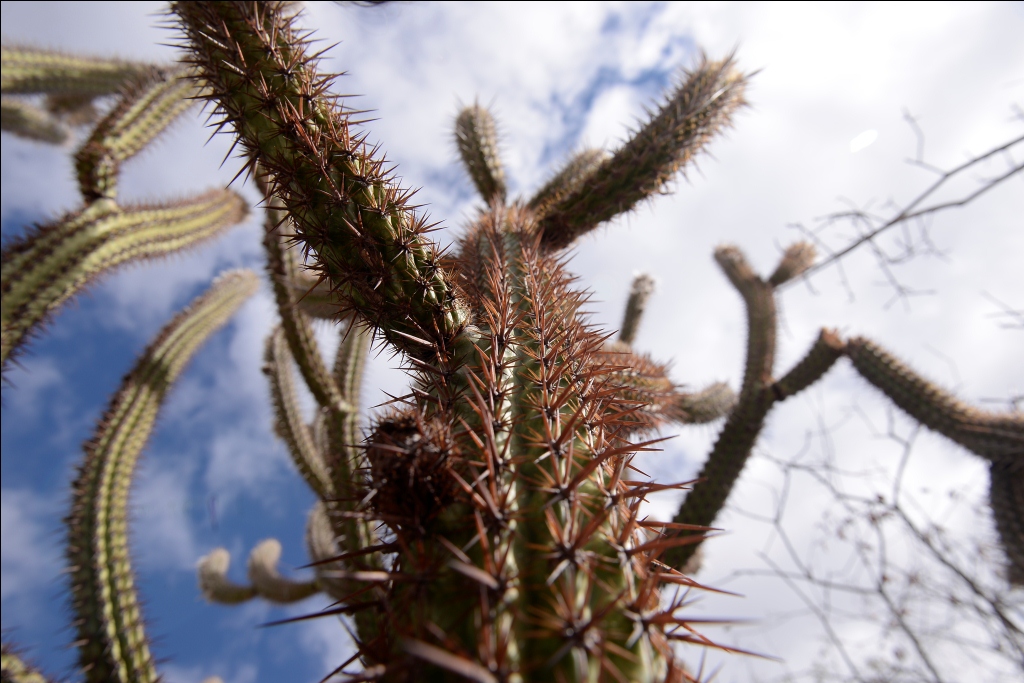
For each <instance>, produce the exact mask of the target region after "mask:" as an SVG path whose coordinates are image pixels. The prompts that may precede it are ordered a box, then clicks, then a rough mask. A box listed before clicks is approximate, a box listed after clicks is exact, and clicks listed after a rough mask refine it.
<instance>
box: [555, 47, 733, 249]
mask: <svg viewBox="0 0 1024 683" xmlns="http://www.w3.org/2000/svg"><path fill="white" fill-rule="evenodd" d="M746 81H747V79H746V77H745V76H744V75H742V74H740V73H739V72H738V71H736V69H735V65H734V63H733V61H732V58H731V57H730V58H727V59H724V60H722V61H709V60H707V59H703V60H702V61H701V63H700V64H699V65H698V66H697V67H696V68H695V69H694V70H693V71H691V72H688V73H686V74H684V79H683V82H682V83H681V84H680V85H679V87H678V88H677V89H676V91H675V92H674V93H672V94H671V95H670V96H669V97H668V98H667V100H666V102H665V103H664V104H663V105H662V106H661V108H660V109H659V110H658V111H657V112H655V113H654V114H652V116H651V119H650V121H649V122H648V123H647V124H645V125H644V126H643V127H642V128H641V129H640V130H639V131H637V132H636V133H635V134H634V135H633V137H632V138H631V139H630V140H629V141H628V142H627V143H626V144H625V145H624V146H623V147H622V148H621V149H619V150H618V151H617V152H616V153H615V155H614V156H612V158H611V159H608V160H607V161H605V162H604V163H602V164H601V165H600V166H599V167H598V168H596V169H595V170H594V171H593V172H592V173H590V174H589V176H588V177H587V180H586V182H585V183H583V184H581V185H580V186H578V187H577V188H576V189H575V190H574V191H572V192H570V193H569V194H568V195H567V196H565V197H564V198H561V199H560V200H559V201H558V202H556V203H553V204H550V205H549V206H548V207H547V208H546V209H545V211H544V213H543V214H541V215H539V216H538V219H539V222H540V228H541V233H542V234H543V236H544V237H543V242H544V246H545V248H547V249H564V248H565V247H568V246H569V245H571V244H572V243H573V242H574V241H576V239H577V238H579V237H580V236H581V235H584V234H586V233H588V232H590V231H591V230H593V229H594V228H596V227H597V226H598V225H599V224H601V223H603V222H604V221H607V220H608V219H610V218H613V217H614V216H617V215H618V214H620V213H623V212H625V211H629V210H630V209H632V208H633V207H635V206H636V205H637V204H638V203H639V202H640V201H642V200H644V199H646V198H648V197H650V196H651V195H653V194H654V193H656V192H659V191H661V190H662V189H663V187H664V186H665V184H666V183H667V182H668V181H669V180H671V179H672V178H673V177H674V176H675V175H676V173H677V172H678V171H679V170H680V169H682V168H684V167H685V166H686V165H687V164H688V163H689V162H690V161H691V160H692V159H693V157H694V156H696V155H697V154H698V153H699V152H700V151H701V150H702V149H703V148H704V146H705V145H706V144H707V143H708V142H709V141H710V140H711V138H712V137H714V136H715V135H716V134H717V133H718V132H720V131H721V130H722V129H723V128H726V127H728V126H729V125H730V121H731V119H732V115H733V114H734V113H735V111H736V110H737V109H738V108H740V107H741V106H743V104H744V103H745V101H744V99H743V92H744V89H745V86H746Z"/></svg>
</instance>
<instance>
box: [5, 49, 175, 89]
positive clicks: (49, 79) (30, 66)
mask: <svg viewBox="0 0 1024 683" xmlns="http://www.w3.org/2000/svg"><path fill="white" fill-rule="evenodd" d="M0 64H2V69H0V71H2V74H3V75H2V76H0V90H2V91H3V93H4V94H5V95H6V94H21V95H31V94H37V93H45V94H64V95H88V96H101V95H111V94H113V93H116V92H118V91H119V90H120V88H121V86H123V85H124V84H125V83H126V82H128V81H129V80H132V79H136V78H146V77H148V76H150V75H151V74H152V73H153V71H154V70H155V67H153V66H152V65H149V64H140V63H138V62H129V61H125V60H122V59H104V58H96V57H79V56H72V55H66V54H63V53H60V52H53V51H50V50H40V49H38V48H31V47H21V46H17V45H4V46H3V47H0Z"/></svg>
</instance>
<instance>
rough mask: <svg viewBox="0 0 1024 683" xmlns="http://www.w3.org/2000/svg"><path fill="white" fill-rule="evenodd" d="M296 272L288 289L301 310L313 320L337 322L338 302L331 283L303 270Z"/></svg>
mask: <svg viewBox="0 0 1024 683" xmlns="http://www.w3.org/2000/svg"><path fill="white" fill-rule="evenodd" d="M295 270H296V272H293V273H292V277H291V280H289V282H288V288H289V289H290V290H291V296H292V300H293V301H295V302H296V305H297V306H298V307H299V310H301V311H302V312H303V313H305V314H306V316H307V317H309V318H312V319H316V320H330V321H331V322H336V321H337V319H338V301H337V299H336V298H335V296H334V294H333V293H332V292H331V283H330V282H328V281H327V280H321V279H320V278H318V277H315V276H313V275H311V274H309V273H306V272H303V271H302V270H301V269H295Z"/></svg>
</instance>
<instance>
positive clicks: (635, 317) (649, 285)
mask: <svg viewBox="0 0 1024 683" xmlns="http://www.w3.org/2000/svg"><path fill="white" fill-rule="evenodd" d="M653 292H654V278H652V277H651V276H650V275H647V274H641V275H637V276H636V277H635V278H633V284H632V286H631V287H630V290H629V299H628V300H627V301H626V312H625V313H624V314H623V316H622V325H621V326H620V328H619V341H620V342H622V343H623V344H628V345H632V343H633V340H634V339H636V332H637V329H639V327H640V320H641V319H642V318H643V315H644V310H646V308H647V300H648V299H650V298H651V294H652V293H653Z"/></svg>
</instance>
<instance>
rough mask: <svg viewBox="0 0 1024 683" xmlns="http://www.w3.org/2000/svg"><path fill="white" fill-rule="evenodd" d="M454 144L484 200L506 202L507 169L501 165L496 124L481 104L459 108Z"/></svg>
mask: <svg viewBox="0 0 1024 683" xmlns="http://www.w3.org/2000/svg"><path fill="white" fill-rule="evenodd" d="M455 146H456V147H457V148H458V150H459V155H460V156H461V157H462V163H463V164H464V165H465V167H466V171H467V172H468V173H469V177H470V178H471V179H472V181H473V184H474V185H476V189H477V191H478V192H479V193H480V196H481V197H482V198H483V200H484V202H485V203H487V204H490V203H492V202H498V203H500V204H504V203H505V194H506V192H507V190H506V188H505V171H504V169H503V168H502V166H501V155H500V154H499V152H498V132H497V126H496V125H495V123H494V116H492V115H491V112H489V111H488V110H487V109H486V108H485V107H481V106H480V105H479V104H474V105H472V106H470V107H466V108H464V109H463V110H462V111H461V112H459V115H458V117H457V118H456V119H455Z"/></svg>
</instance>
